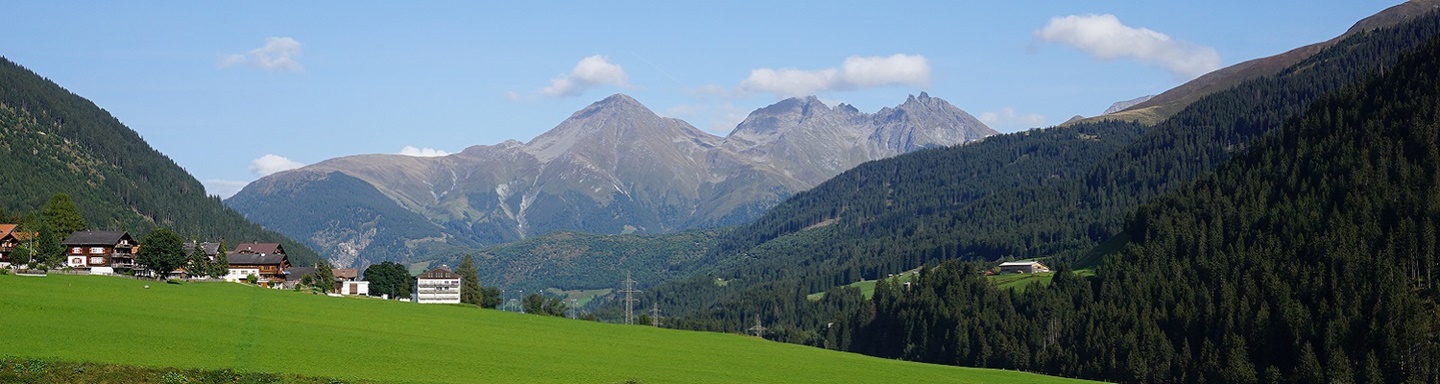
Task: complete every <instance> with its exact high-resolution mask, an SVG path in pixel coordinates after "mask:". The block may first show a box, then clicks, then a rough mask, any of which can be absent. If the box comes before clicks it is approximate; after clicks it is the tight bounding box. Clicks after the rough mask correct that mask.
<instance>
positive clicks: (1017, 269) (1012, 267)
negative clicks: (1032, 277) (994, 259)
mask: <svg viewBox="0 0 1440 384" xmlns="http://www.w3.org/2000/svg"><path fill="white" fill-rule="evenodd" d="M1040 272H1050V267H1046V266H1045V264H1040V262H1038V261H1010V262H1004V263H1000V273H1002V274H1004V273H1040Z"/></svg>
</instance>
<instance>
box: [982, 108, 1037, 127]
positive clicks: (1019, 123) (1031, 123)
mask: <svg viewBox="0 0 1440 384" xmlns="http://www.w3.org/2000/svg"><path fill="white" fill-rule="evenodd" d="M980 121H981V122H984V123H985V125H988V126H990V128H991V129H994V130H997V131H1002V132H1008V131H1014V130H1018V129H1025V128H1035V127H1040V126H1043V125H1045V116H1044V115H1041V114H1038V113H1026V114H1020V113H1017V112H1015V108H1011V107H1005V108H1001V109H1000V110H999V111H994V112H985V113H981V114H980Z"/></svg>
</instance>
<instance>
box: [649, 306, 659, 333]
mask: <svg viewBox="0 0 1440 384" xmlns="http://www.w3.org/2000/svg"><path fill="white" fill-rule="evenodd" d="M650 326H652V327H656V328H659V327H660V304H654V303H652V304H650Z"/></svg>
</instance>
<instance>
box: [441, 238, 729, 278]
mask: <svg viewBox="0 0 1440 384" xmlns="http://www.w3.org/2000/svg"><path fill="white" fill-rule="evenodd" d="M719 232H720V230H718V229H708V230H695V231H687V232H678V233H667V234H656V235H604V234H592V233H583V232H568V231H567V232H555V233H551V234H547V235H544V236H537V237H533V238H530V239H525V240H521V241H516V242H510V243H505V244H500V245H495V246H490V247H486V248H481V249H478V250H476V251H475V252H474V256H475V267H476V269H477V270H478V271H479V276H480V281H481V282H482V283H483V284H485V285H496V286H502V287H505V288H506V289H507V290H513V289H522V290H525V291H531V292H538V291H541V290H544V289H546V288H556V289H560V290H572V289H597V288H613V287H615V286H616V285H618V284H620V281H621V280H624V279H625V277H626V274H629V275H630V277H631V278H633V279H635V281H637V282H638V283H639V284H644V285H649V284H657V283H659V282H662V281H669V280H674V279H678V278H683V277H686V276H689V275H690V274H691V273H692V272H694V271H696V270H699V269H701V268H702V267H703V266H704V262H705V260H706V259H705V255H706V253H707V252H708V251H709V249H710V247H712V246H714V244H715V236H716V235H717V234H718V233H719ZM460 258H461V256H460V254H459V253H457V254H455V255H454V256H453V257H448V258H443V259H439V260H436V261H435V262H432V263H431V265H436V264H442V263H443V264H448V265H459V263H460Z"/></svg>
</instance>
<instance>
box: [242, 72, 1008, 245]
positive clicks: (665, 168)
mask: <svg viewBox="0 0 1440 384" xmlns="http://www.w3.org/2000/svg"><path fill="white" fill-rule="evenodd" d="M993 134H995V131H994V130H991V129H990V128H989V127H987V126H985V124H984V123H982V122H980V121H979V120H978V119H976V118H975V117H974V116H971V115H970V114H969V113H966V112H965V111H963V110H961V109H959V108H957V107H955V106H953V105H951V104H950V103H948V102H945V101H944V100H941V99H939V98H934V97H931V96H930V95H929V94H926V93H924V92H922V93H920V94H919V95H918V96H910V97H909V98H908V99H907V100H906V101H905V103H903V104H901V105H899V106H896V107H893V108H883V109H881V110H880V111H878V112H876V113H873V114H872V113H862V112H860V111H859V110H858V109H856V108H855V107H853V106H850V105H847V104H840V105H837V106H834V107H830V106H827V105H825V104H824V103H823V102H820V100H819V99H817V98H815V97H813V96H812V97H808V98H803V99H802V98H791V99H786V100H782V101H780V102H778V103H775V104H773V105H770V106H767V107H765V108H761V109H759V110H756V111H755V112H753V113H751V114H750V116H749V117H748V118H746V119H745V121H744V122H742V123H740V124H739V125H738V126H737V127H736V128H735V130H734V131H732V132H731V133H730V134H729V135H728V136H726V137H723V138H722V137H718V136H715V135H711V134H708V133H706V132H704V131H701V130H699V129H696V128H695V127H694V126H691V125H690V124H689V123H686V122H685V121H683V120H679V119H673V118H665V117H661V116H659V115H656V114H655V113H654V112H652V111H651V110H650V109H649V108H647V107H645V106H644V105H643V104H641V103H640V102H639V101H636V100H635V99H633V98H631V97H629V96H626V95H621V94H617V95H612V96H610V97H607V98H605V99H603V100H600V101H598V102H595V103H593V104H591V105H590V106H587V107H586V108H584V109H581V110H580V111H577V112H575V113H574V114H572V115H571V116H570V118H568V119H566V120H565V121H563V122H561V123H560V124H558V125H557V126H556V127H555V128H553V129H551V130H550V131H547V132H545V133H543V134H541V135H539V136H537V137H535V138H534V139H532V140H530V142H527V143H521V142H518V141H513V140H512V141H507V142H504V143H500V144H497V145H477V146H472V147H469V148H466V149H465V150H464V151H461V152H460V153H457V154H453V155H450V156H445V157H436V158H419V157H407V156H398V155H360V156H347V157H341V158H336V159H330V160H326V161H323V162H320V163H317V164H313V165H310V166H307V167H304V168H301V169H297V170H292V171H287V172H282V173H277V174H274V175H271V176H268V177H265V178H262V179H260V180H257V181H256V182H254V183H252V184H251V185H249V186H246V187H245V188H244V189H243V190H242V191H241V192H240V193H238V194H236V195H235V196H234V197H231V198H230V199H229V200H227V201H226V203H227V204H229V205H230V206H231V207H233V208H235V209H236V210H238V211H240V212H242V213H244V214H245V215H246V216H247V217H250V218H252V219H253V220H256V221H258V222H260V223H262V224H265V225H266V226H267V227H269V228H272V229H275V230H277V231H280V232H282V233H286V234H289V235H290V236H292V237H295V238H297V239H302V240H301V241H303V242H305V243H307V244H309V245H311V246H312V247H315V248H316V249H319V250H321V253H322V254H326V255H329V258H330V259H331V261H332V262H335V263H336V264H338V265H342V266H363V265H364V264H367V263H374V262H379V261H382V260H397V261H415V260H423V259H427V258H432V257H431V256H430V255H432V254H434V253H436V252H443V251H447V250H454V249H456V248H457V247H459V248H473V247H478V246H482V245H489V244H497V243H501V242H507V241H514V240H520V239H524V238H527V237H530V236H534V235H540V234H545V233H550V232H554V231H557V230H578V231H585V232H593V233H664V232H672V231H676V230H682V229H691V228H706V227H712V226H720V225H730V224H736V223H741V222H744V221H747V220H749V219H751V218H753V217H755V216H757V215H759V214H760V213H762V212H764V210H765V209H767V208H769V207H770V206H773V205H774V204H776V203H777V202H779V201H780V200H781V199H784V198H785V197H788V196H790V195H792V194H794V193H796V192H798V191H801V190H804V189H807V188H809V187H811V186H814V185H816V184H819V183H820V182H822V181H824V180H826V179H829V178H830V177H833V176H835V175H836V174H839V173H840V172H843V171H845V170H847V169H850V168H853V167H854V166H856V165H859V164H860V163H863V162H866V161H871V160H876V159H881V158H886V157H891V156H895V155H899V154H903V153H908V152H912V151H915V150H919V149H923V148H930V147H946V146H951V145H956V144H961V143H965V142H969V141H974V140H978V139H981V138H984V137H986V136H989V135H993ZM352 179H353V180H352ZM355 181H359V182H360V183H359V184H357V183H355ZM381 197H383V198H381ZM302 208H303V209H302ZM387 212H388V213H387ZM340 218H344V220H341V219H340Z"/></svg>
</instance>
